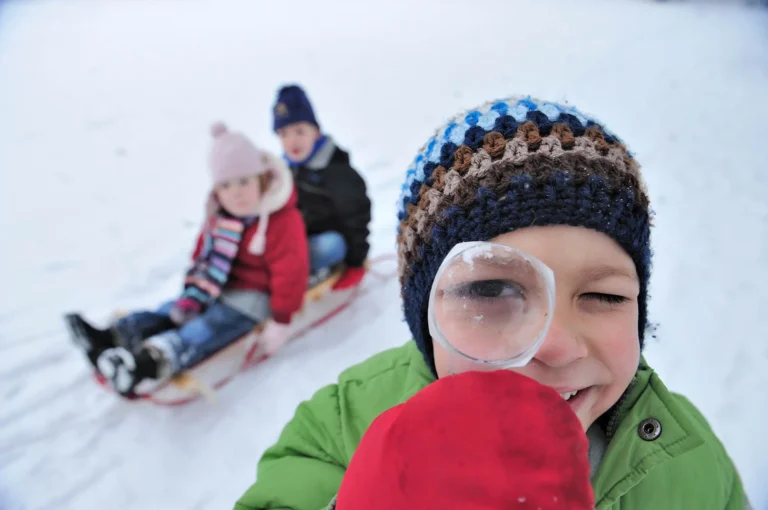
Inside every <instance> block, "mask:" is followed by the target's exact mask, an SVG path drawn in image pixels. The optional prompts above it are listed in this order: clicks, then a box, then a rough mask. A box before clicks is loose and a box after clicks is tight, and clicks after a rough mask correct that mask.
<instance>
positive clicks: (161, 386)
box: [96, 268, 358, 406]
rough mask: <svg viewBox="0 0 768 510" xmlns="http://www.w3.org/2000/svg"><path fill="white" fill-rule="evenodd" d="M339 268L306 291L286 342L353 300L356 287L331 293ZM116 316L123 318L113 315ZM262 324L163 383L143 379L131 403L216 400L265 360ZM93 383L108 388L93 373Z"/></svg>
mask: <svg viewBox="0 0 768 510" xmlns="http://www.w3.org/2000/svg"><path fill="white" fill-rule="evenodd" d="M343 270H344V269H343V268H339V269H338V270H336V271H335V272H334V273H332V274H331V275H330V276H329V277H328V278H326V279H325V280H323V281H322V282H320V283H319V284H317V285H315V286H314V287H312V288H310V289H308V290H307V292H306V294H305V297H304V305H303V307H302V309H301V310H300V311H299V312H298V313H296V314H295V315H294V317H293V319H292V321H291V324H290V326H289V342H290V341H293V340H295V339H297V338H299V337H300V336H302V335H304V334H305V333H307V332H308V331H309V330H311V329H313V328H316V327H318V326H320V325H321V324H323V323H324V322H326V321H329V320H330V319H332V318H333V317H335V316H336V315H338V314H339V313H340V312H341V311H342V310H344V309H345V308H346V307H347V306H349V304H350V303H351V302H352V301H353V300H354V298H355V297H356V296H357V293H358V287H354V288H351V289H344V290H336V291H334V290H333V286H334V285H335V284H336V282H338V280H339V278H341V275H342V273H343ZM116 315H117V316H120V315H124V314H121V313H117V314H116ZM261 329H262V325H259V326H257V327H256V328H254V329H253V330H252V331H251V332H249V333H248V334H246V335H244V336H242V337H241V338H239V339H238V340H235V341H234V342H232V343H231V344H229V345H228V346H227V347H225V348H224V349H221V350H220V351H217V352H216V353H215V354H213V355H211V356H209V357H208V358H206V359H205V360H203V361H201V362H200V363H198V364H197V365H195V366H194V367H192V368H190V369H188V370H187V371H185V372H182V373H180V374H178V375H176V376H174V377H172V378H171V379H169V380H166V381H161V382H158V381H153V380H147V381H143V382H141V383H140V384H139V385H138V386H137V387H136V396H135V397H134V398H133V399H134V400H149V401H150V402H152V403H154V404H158V405H166V406H179V405H184V404H187V403H189V402H192V401H194V400H197V399H198V398H200V397H203V398H205V399H206V400H208V401H209V402H211V403H213V402H215V401H216V390H218V389H220V388H221V387H223V386H224V385H226V384H227V383H228V382H230V381H231V380H232V379H233V378H234V377H235V376H236V375H237V374H238V373H239V372H241V371H243V370H245V369H248V368H250V367H252V366H254V365H256V364H258V363H260V362H262V361H264V360H266V359H267V357H268V356H267V354H266V353H264V352H263V349H262V347H261V345H260V344H259V343H258V338H259V334H260V333H261ZM96 378H97V381H98V382H99V383H100V384H101V385H102V386H105V387H106V388H109V389H110V390H111V388H110V387H109V385H108V384H107V383H106V381H105V380H104V379H103V377H101V376H100V374H98V373H97V374H96Z"/></svg>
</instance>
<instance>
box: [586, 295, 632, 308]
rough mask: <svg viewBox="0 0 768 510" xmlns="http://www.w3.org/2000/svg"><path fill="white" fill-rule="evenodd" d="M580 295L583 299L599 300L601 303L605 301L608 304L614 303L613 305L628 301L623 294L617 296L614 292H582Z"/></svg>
mask: <svg viewBox="0 0 768 510" xmlns="http://www.w3.org/2000/svg"><path fill="white" fill-rule="evenodd" d="M582 297H583V298H585V299H589V300H593V301H599V302H601V303H606V304H608V305H614V306H616V305H620V304H622V303H625V302H627V301H629V300H628V299H627V298H625V297H624V296H617V295H615V294H602V293H600V292H590V293H588V294H582Z"/></svg>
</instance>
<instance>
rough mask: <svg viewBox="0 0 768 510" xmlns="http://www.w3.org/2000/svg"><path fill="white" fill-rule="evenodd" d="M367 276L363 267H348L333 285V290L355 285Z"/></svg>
mask: <svg viewBox="0 0 768 510" xmlns="http://www.w3.org/2000/svg"><path fill="white" fill-rule="evenodd" d="M363 276H365V269H364V268H362V267H348V268H347V270H346V271H344V274H343V275H341V278H339V281H337V282H336V284H335V285H334V286H333V290H342V289H349V288H351V287H354V286H355V285H357V284H358V283H360V281H361V280H362V279H363Z"/></svg>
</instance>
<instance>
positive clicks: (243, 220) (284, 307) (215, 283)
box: [66, 123, 309, 396]
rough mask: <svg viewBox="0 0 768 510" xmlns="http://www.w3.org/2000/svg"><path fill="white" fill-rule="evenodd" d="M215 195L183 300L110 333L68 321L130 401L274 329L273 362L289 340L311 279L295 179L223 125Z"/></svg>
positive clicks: (215, 159)
mask: <svg viewBox="0 0 768 510" xmlns="http://www.w3.org/2000/svg"><path fill="white" fill-rule="evenodd" d="M212 134H213V146H212V149H211V153H210V161H209V165H210V170H211V176H212V180H213V189H212V191H211V193H210V195H209V197H208V202H207V205H206V213H207V214H206V221H205V223H204V225H203V228H202V231H201V233H200V235H199V236H198V239H197V244H196V247H195V250H194V253H193V255H192V266H191V268H190V269H189V270H188V271H187V274H186V279H185V283H184V290H183V292H182V294H181V296H180V297H178V298H177V299H174V300H172V301H169V302H168V303H166V304H164V305H162V306H161V307H160V308H159V309H157V310H154V311H139V312H134V313H132V314H130V315H128V316H126V317H123V318H121V319H119V320H118V321H116V322H115V323H114V324H113V325H112V326H111V327H110V328H108V329H106V330H102V329H98V328H96V327H94V326H92V325H91V324H89V323H88V322H87V321H86V320H85V319H83V318H82V317H81V316H80V315H78V314H70V315H67V317H66V319H67V322H68V326H69V328H70V330H71V332H72V334H73V337H74V338H75V340H76V341H77V342H78V343H79V344H80V345H81V346H83V348H84V349H85V351H86V353H87V355H88V358H89V360H90V361H91V363H93V365H94V366H95V367H96V368H97V370H98V371H99V372H100V373H101V374H102V375H103V376H104V377H105V378H106V379H107V381H108V382H109V383H110V384H111V385H112V386H113V387H114V389H115V390H116V391H117V392H118V393H120V394H121V395H123V396H132V395H133V394H134V389H135V388H136V385H137V384H138V383H140V382H141V381H143V380H145V379H165V378H167V377H169V376H171V375H173V374H175V373H178V372H180V371H183V370H185V369H187V368H189V367H191V366H193V365H195V364H196V363H198V362H200V361H202V360H203V359H205V358H206V357H208V356H209V355H211V354H213V353H215V352H216V351H218V350H220V349H222V348H223V347H225V346H226V345H228V344H229V343H231V342H233V341H234V340H236V339H238V338H240V337H241V336H243V335H244V334H246V333H248V332H249V331H251V330H252V329H253V328H254V327H255V326H256V325H257V324H261V323H264V332H263V334H262V335H261V341H262V342H263V344H264V346H265V349H266V351H267V353H268V354H269V353H273V352H275V351H276V350H277V349H279V348H280V347H281V346H282V345H283V344H284V343H285V341H286V340H287V333H288V331H287V326H288V324H289V323H290V321H291V317H292V315H293V314H294V313H295V312H297V311H298V310H299V308H300V307H301V305H302V302H303V299H304V293H305V292H306V289H307V281H308V277H309V260H308V258H309V257H308V247H307V239H306V233H305V226H304V222H303V220H302V217H301V214H300V213H299V211H298V209H297V208H296V192H295V189H294V185H293V180H292V177H291V173H290V171H289V170H288V168H287V167H286V166H285V163H283V162H282V160H281V159H280V158H278V157H275V156H273V155H272V154H269V153H267V152H265V151H262V150H259V149H257V148H256V147H255V146H254V145H253V144H252V143H251V142H250V140H248V139H247V138H246V137H245V136H243V135H242V134H239V133H233V132H230V131H228V130H227V128H226V127H225V126H224V125H223V124H221V123H217V124H215V125H214V126H213V128H212Z"/></svg>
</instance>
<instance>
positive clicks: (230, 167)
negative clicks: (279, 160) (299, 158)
mask: <svg viewBox="0 0 768 510" xmlns="http://www.w3.org/2000/svg"><path fill="white" fill-rule="evenodd" d="M211 135H212V136H213V144H212V146H211V151H210V154H209V158H208V161H209V166H210V171H211V178H212V180H213V185H214V186H216V185H217V184H221V183H222V182H225V181H228V180H230V179H237V178H240V177H250V176H253V175H262V174H266V173H269V174H272V176H273V181H272V184H271V185H270V190H272V189H276V188H277V187H278V185H279V182H275V181H279V180H280V179H281V175H280V172H277V171H275V168H274V164H272V163H273V161H272V160H273V159H274V158H270V156H269V155H268V154H267V153H265V152H263V151H260V150H259V149H257V148H256V146H255V145H253V143H251V141H250V140H249V139H248V138H246V137H245V136H244V135H242V134H241V133H234V132H231V131H229V129H227V126H226V125H224V123H222V122H216V123H214V124H213V125H212V126H211ZM270 190H267V191H266V192H265V193H264V195H263V196H262V197H261V202H260V204H259V212H258V216H259V218H260V221H259V226H258V228H257V230H256V234H255V235H254V236H253V238H252V240H251V244H250V246H249V250H250V252H251V253H254V254H256V255H261V254H262V253H264V243H265V239H266V235H267V227H268V225H269V213H270V211H269V202H270V201H269V200H268V198H267V194H268V193H269V192H270ZM218 209H219V204H218V201H217V200H216V196H215V193H214V192H213V191H211V193H210V194H209V197H208V202H207V204H206V215H207V216H208V217H210V216H212V215H213V214H215V213H216V211H217V210H218Z"/></svg>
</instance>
